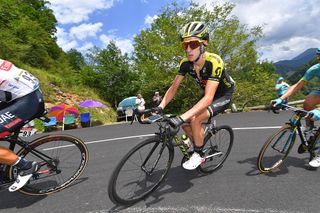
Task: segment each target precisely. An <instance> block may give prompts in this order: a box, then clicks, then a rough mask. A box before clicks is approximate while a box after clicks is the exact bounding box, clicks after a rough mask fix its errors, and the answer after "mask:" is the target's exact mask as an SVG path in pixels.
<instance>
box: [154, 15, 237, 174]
mask: <svg viewBox="0 0 320 213" xmlns="http://www.w3.org/2000/svg"><path fill="white" fill-rule="evenodd" d="M180 39H181V41H182V48H183V49H184V51H185V53H186V58H184V59H183V60H182V61H181V62H180V70H179V72H178V74H177V75H176V77H175V79H174V81H173V83H172V84H171V86H170V88H169V89H168V90H167V92H166V93H165V95H164V97H163V99H162V101H161V103H160V105H159V106H158V109H159V111H161V110H162V109H164V108H165V107H166V106H167V104H169V102H170V101H171V100H172V99H173V97H174V96H175V94H176V92H177V89H178V87H179V85H180V84H181V82H182V80H183V79H184V77H185V75H186V74H187V73H189V75H190V76H191V77H193V78H194V79H195V81H196V82H197V83H198V84H199V86H200V87H201V88H202V89H203V90H204V95H203V96H202V98H201V99H200V100H198V102H197V103H196V104H195V105H194V106H193V107H192V108H191V109H189V110H188V111H186V112H185V113H183V114H182V115H181V116H178V117H175V118H171V120H170V122H169V124H170V125H171V126H172V127H174V128H178V127H179V126H181V125H182V124H184V123H185V122H188V124H187V123H186V124H184V125H183V126H182V128H183V130H184V131H185V132H186V134H187V135H188V137H189V138H190V139H191V140H193V141H194V145H195V146H194V153H193V154H192V155H191V157H190V159H189V160H188V161H186V162H185V163H183V167H184V168H185V169H188V170H192V169H195V168H197V167H198V166H199V165H200V164H201V163H203V162H204V160H205V159H204V158H203V153H202V148H203V138H204V129H203V127H202V125H201V124H202V123H203V122H205V121H207V120H208V119H210V118H211V117H212V116H215V115H217V114H218V113H221V112H223V111H224V110H225V109H226V108H227V107H228V106H229V105H230V102H231V97H232V94H233V91H234V85H235V83H234V81H233V79H232V78H231V77H230V76H229V75H228V73H227V72H226V70H225V68H224V62H223V61H222V59H221V58H220V56H218V55H216V54H213V53H209V52H206V51H205V49H206V47H207V45H208V42H209V32H208V27H207V26H206V25H205V24H204V23H203V22H198V21H194V22H190V23H188V24H187V25H185V26H184V27H183V28H182V30H181V32H180Z"/></svg>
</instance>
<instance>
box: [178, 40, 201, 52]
mask: <svg viewBox="0 0 320 213" xmlns="http://www.w3.org/2000/svg"><path fill="white" fill-rule="evenodd" d="M188 46H189V47H190V48H191V49H192V50H194V49H196V48H198V47H199V46H200V42H199V41H188V42H182V48H183V49H184V50H187V49H188Z"/></svg>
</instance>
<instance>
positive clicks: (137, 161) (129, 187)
mask: <svg viewBox="0 0 320 213" xmlns="http://www.w3.org/2000/svg"><path fill="white" fill-rule="evenodd" d="M173 155H174V151H173V148H172V147H170V146H169V145H168V144H167V145H164V143H162V142H161V140H160V138H159V137H153V138H149V139H147V140H145V141H142V142H141V143H139V144H138V145H136V146H135V147H134V148H133V149H131V150H130V151H129V152H128V153H127V154H126V155H125V156H124V157H123V158H122V160H121V161H120V163H119V164H118V165H117V167H116V168H115V170H114V171H113V173H112V175H111V179H110V181H109V186H108V193H109V197H110V199H111V201H112V202H114V203H115V204H121V205H130V204H134V203H136V202H138V201H140V200H142V199H144V198H145V197H147V196H148V195H149V194H151V193H152V192H153V191H154V190H156V189H157V188H158V186H159V185H160V183H161V182H162V181H163V180H164V178H165V177H166V175H167V173H168V171H169V169H170V167H171V164H172V160H173Z"/></svg>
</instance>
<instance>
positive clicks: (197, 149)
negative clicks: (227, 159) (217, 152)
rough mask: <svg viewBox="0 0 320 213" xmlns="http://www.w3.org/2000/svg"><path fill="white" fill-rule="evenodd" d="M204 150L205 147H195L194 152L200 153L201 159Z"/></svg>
mask: <svg viewBox="0 0 320 213" xmlns="http://www.w3.org/2000/svg"><path fill="white" fill-rule="evenodd" d="M202 148H203V146H200V147H197V146H195V147H194V149H193V150H194V151H195V152H196V153H198V154H199V155H200V156H201V157H203V155H204V153H203V152H202Z"/></svg>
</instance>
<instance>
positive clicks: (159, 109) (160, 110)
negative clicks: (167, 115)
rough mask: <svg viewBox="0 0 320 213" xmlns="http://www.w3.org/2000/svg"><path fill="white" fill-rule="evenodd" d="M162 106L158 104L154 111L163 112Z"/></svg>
mask: <svg viewBox="0 0 320 213" xmlns="http://www.w3.org/2000/svg"><path fill="white" fill-rule="evenodd" d="M162 110H163V109H162V107H161V106H157V107H153V108H152V111H153V112H155V113H157V114H161V113H162Z"/></svg>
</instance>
